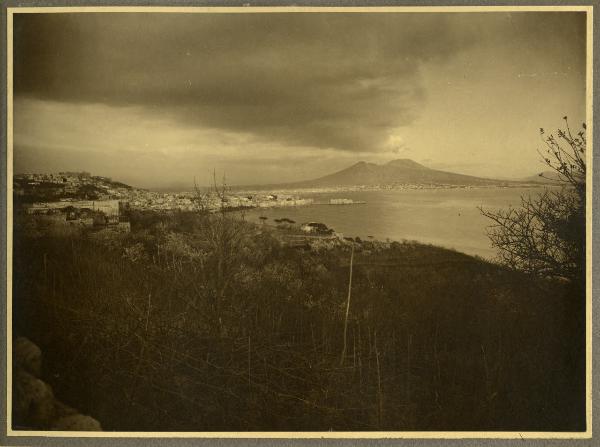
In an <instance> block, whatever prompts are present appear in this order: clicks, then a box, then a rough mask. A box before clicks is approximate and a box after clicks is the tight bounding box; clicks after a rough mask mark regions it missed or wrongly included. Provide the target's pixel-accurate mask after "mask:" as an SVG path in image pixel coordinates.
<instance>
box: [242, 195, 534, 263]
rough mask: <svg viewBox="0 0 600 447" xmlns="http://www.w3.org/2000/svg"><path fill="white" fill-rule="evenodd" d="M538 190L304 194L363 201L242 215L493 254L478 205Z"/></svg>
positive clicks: (500, 204)
mask: <svg viewBox="0 0 600 447" xmlns="http://www.w3.org/2000/svg"><path fill="white" fill-rule="evenodd" d="M540 191H541V189H540V188H477V189H422V190H392V191H355V192H337V193H312V194H307V195H306V196H303V197H311V198H313V199H314V200H315V202H328V201H329V199H331V198H348V199H353V200H355V201H365V202H366V203H365V204H357V205H309V206H300V207H293V208H269V209H254V210H251V211H249V212H248V213H247V214H246V219H247V220H250V221H252V222H259V216H266V217H267V218H268V220H267V223H269V222H273V220H274V219H280V218H282V217H287V218H289V219H292V220H294V221H296V222H297V223H301V222H308V221H317V222H323V223H325V224H326V225H327V226H329V227H332V228H333V229H335V231H337V232H338V233H342V234H343V235H344V236H352V237H355V236H359V237H361V238H368V237H369V236H373V237H374V238H375V239H380V240H386V239H390V240H397V241H401V240H403V239H406V240H416V241H419V242H423V243H429V244H434V245H439V246H443V247H447V248H453V249H455V250H458V251H461V252H464V253H468V254H471V255H478V256H481V257H484V258H492V257H494V255H495V252H494V250H493V249H492V247H491V246H490V242H489V239H488V238H487V236H486V231H485V228H486V226H488V225H489V224H490V221H489V219H486V218H485V217H483V216H482V215H481V214H480V212H479V210H478V209H477V207H478V206H483V207H484V208H492V209H497V208H507V207H509V206H511V205H512V206H518V205H519V204H520V197H521V196H522V195H529V194H531V195H535V194H538V193H539V192H540Z"/></svg>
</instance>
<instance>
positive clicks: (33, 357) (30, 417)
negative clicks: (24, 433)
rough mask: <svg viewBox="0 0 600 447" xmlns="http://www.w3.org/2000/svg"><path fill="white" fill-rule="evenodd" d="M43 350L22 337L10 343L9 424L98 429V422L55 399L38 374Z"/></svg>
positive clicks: (31, 427)
mask: <svg viewBox="0 0 600 447" xmlns="http://www.w3.org/2000/svg"><path fill="white" fill-rule="evenodd" d="M41 367H42V351H41V350H40V348H39V347H37V346H36V345H35V344H34V343H33V342H31V341H30V340H28V339H27V338H25V337H18V338H16V339H15V340H14V343H13V389H12V391H13V396H12V423H13V429H15V430H64V431H67V430H68V431H101V430H102V427H101V426H100V423H99V422H98V421H97V420H96V419H94V418H92V417H90V416H86V415H83V414H80V413H79V412H78V411H77V410H76V409H74V408H71V407H70V406H68V405H66V404H64V403H63V402H61V401H60V400H58V399H56V397H55V396H54V393H53V392H52V387H51V386H50V385H48V384H47V383H46V382H44V381H43V380H42V379H41V378H40V376H41Z"/></svg>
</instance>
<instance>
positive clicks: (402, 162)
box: [386, 158, 428, 169]
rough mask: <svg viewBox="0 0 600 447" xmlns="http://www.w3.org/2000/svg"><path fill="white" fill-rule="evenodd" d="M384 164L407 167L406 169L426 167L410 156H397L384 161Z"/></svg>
mask: <svg viewBox="0 0 600 447" xmlns="http://www.w3.org/2000/svg"><path fill="white" fill-rule="evenodd" d="M386 166H393V167H395V168H408V169H428V168H426V167H425V166H423V165H422V164H419V163H417V162H416V161H414V160H411V159H410V158H398V159H396V160H392V161H389V162H387V163H386Z"/></svg>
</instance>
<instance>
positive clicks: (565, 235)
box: [480, 116, 587, 280]
mask: <svg viewBox="0 0 600 447" xmlns="http://www.w3.org/2000/svg"><path fill="white" fill-rule="evenodd" d="M563 119H564V121H565V129H559V130H558V131H557V133H556V136H554V134H550V135H549V136H547V135H546V133H545V131H544V129H540V136H541V138H542V141H543V142H544V145H545V150H544V151H538V152H539V153H540V156H541V157H542V161H543V163H544V164H545V165H546V166H547V167H548V168H550V169H551V171H550V172H553V175H552V176H549V175H548V174H545V173H541V174H540V177H544V178H548V179H551V180H554V181H556V182H557V183H559V184H560V189H557V188H548V187H547V188H546V189H545V190H544V192H542V193H541V194H539V195H538V196H536V197H531V196H527V197H524V196H522V197H521V206H520V207H519V208H512V207H511V208H509V209H508V210H497V211H490V210H484V209H483V208H480V211H481V213H482V214H483V215H484V216H486V217H488V218H489V219H491V220H492V224H491V225H490V226H489V227H488V236H489V238H490V240H491V242H492V246H493V247H496V248H497V249H498V259H499V261H500V262H501V263H502V264H504V265H506V266H509V267H511V268H514V269H518V270H522V271H525V272H528V273H533V274H538V275H543V276H553V277H560V278H564V279H568V280H581V279H582V278H584V277H585V275H584V273H585V199H586V195H585V176H586V158H585V157H586V141H587V140H586V126H585V124H583V125H582V129H581V130H580V131H578V132H577V134H576V135H573V133H572V131H571V129H570V127H569V123H568V120H567V117H566V116H565V117H564V118H563Z"/></svg>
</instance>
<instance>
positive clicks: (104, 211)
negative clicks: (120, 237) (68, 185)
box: [21, 200, 131, 233]
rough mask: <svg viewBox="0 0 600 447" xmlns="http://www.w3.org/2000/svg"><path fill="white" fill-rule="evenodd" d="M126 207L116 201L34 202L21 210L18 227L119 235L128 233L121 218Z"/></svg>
mask: <svg viewBox="0 0 600 447" xmlns="http://www.w3.org/2000/svg"><path fill="white" fill-rule="evenodd" d="M126 207H127V203H126V202H120V201H119V200H61V201H57V202H36V203H31V204H24V205H23V206H22V210H21V211H22V222H21V223H22V224H23V225H24V226H25V228H26V229H29V230H45V229H48V227H51V229H52V230H56V229H57V228H60V227H64V228H66V227H70V228H71V229H74V228H93V229H96V230H110V231H117V232H120V233H123V232H129V231H130V230H131V225H130V223H129V221H128V220H127V219H126V218H125V217H124V216H123V211H124V209H126Z"/></svg>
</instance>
